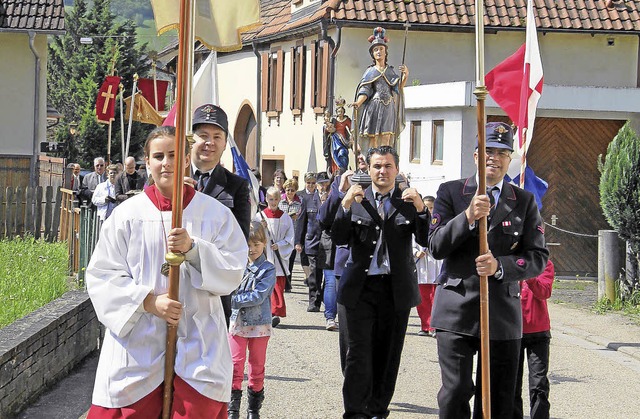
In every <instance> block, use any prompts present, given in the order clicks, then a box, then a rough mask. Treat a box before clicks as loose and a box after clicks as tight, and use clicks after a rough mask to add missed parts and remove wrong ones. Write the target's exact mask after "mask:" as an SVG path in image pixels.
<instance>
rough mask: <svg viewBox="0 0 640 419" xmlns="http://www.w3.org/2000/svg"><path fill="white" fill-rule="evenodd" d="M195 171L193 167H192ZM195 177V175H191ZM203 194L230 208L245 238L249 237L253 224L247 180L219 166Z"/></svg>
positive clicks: (212, 174) (214, 170) (212, 173)
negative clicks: (250, 227)
mask: <svg viewBox="0 0 640 419" xmlns="http://www.w3.org/2000/svg"><path fill="white" fill-rule="evenodd" d="M192 170H193V166H192ZM191 175H192V176H193V173H192V174H191ZM202 193H204V194H207V195H209V196H211V197H214V198H215V199H217V200H218V201H220V203H222V204H223V205H224V206H225V207H227V208H229V209H230V210H231V212H232V213H233V215H234V216H235V217H236V221H238V224H240V228H241V229H242V232H243V233H244V236H245V238H248V237H249V224H250V223H251V216H252V214H251V201H250V200H249V182H247V181H246V179H244V178H242V177H240V176H238V175H234V174H233V173H231V172H230V171H228V170H227V169H225V168H224V167H222V166H220V165H217V166H216V167H215V168H214V169H213V172H211V178H210V179H209V181H208V182H207V186H206V187H205V188H204V190H203V191H202Z"/></svg>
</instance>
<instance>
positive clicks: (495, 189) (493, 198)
mask: <svg viewBox="0 0 640 419" xmlns="http://www.w3.org/2000/svg"><path fill="white" fill-rule="evenodd" d="M499 191H500V188H498V187H497V186H494V187H492V188H491V187H490V188H487V196H488V197H489V202H490V203H491V209H489V219H491V217H493V214H494V213H495V212H496V204H497V202H496V196H495V195H494V192H499Z"/></svg>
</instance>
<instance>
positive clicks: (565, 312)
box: [19, 271, 640, 419]
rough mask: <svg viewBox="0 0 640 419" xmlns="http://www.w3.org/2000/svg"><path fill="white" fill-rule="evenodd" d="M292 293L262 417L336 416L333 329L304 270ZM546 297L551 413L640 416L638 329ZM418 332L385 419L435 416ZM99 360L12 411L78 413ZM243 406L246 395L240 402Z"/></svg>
mask: <svg viewBox="0 0 640 419" xmlns="http://www.w3.org/2000/svg"><path fill="white" fill-rule="evenodd" d="M293 291H294V292H292V293H289V294H286V298H287V310H288V313H289V317H287V318H284V319H283V321H282V323H281V325H280V326H279V327H278V328H277V329H276V330H275V333H274V335H273V337H272V339H271V341H270V343H269V349H268V355H267V367H266V368H267V369H266V374H267V377H266V383H265V393H266V399H265V402H264V406H263V409H262V417H263V418H265V419H270V418H274V419H285V418H286V419H288V418H311V419H313V418H317V419H325V418H340V417H341V414H342V398H341V386H342V375H341V372H340V361H339V357H338V333H337V332H328V331H326V330H325V329H324V316H323V314H322V313H307V312H306V307H307V301H306V288H304V286H303V284H302V273H301V271H296V272H295V276H294V290H293ZM585 292H588V291H585ZM585 295H587V294H585ZM551 301H552V302H551V304H550V312H551V320H552V324H553V326H552V327H553V330H552V334H553V339H552V345H551V371H550V374H549V378H550V380H551V404H552V408H551V409H552V411H551V416H552V417H553V418H585V417H591V418H636V417H639V416H640V399H639V398H638V397H637V395H638V394H640V327H639V326H637V325H636V324H634V323H632V322H629V321H628V319H626V318H625V317H623V316H618V315H614V314H607V315H597V314H594V313H593V312H590V311H588V310H585V309H583V308H579V306H578V305H575V304H567V303H565V302H564V301H563V300H562V298H556V299H555V300H554V297H552V299H551ZM418 331H419V319H418V317H417V314H416V313H415V310H414V311H413V312H412V315H411V319H410V321H409V329H408V332H407V339H406V342H405V349H404V352H403V358H402V364H401V367H400V373H399V377H398V383H397V386H396V392H395V396H394V399H393V401H392V404H391V416H390V417H391V418H399V419H411V418H435V417H437V415H438V405H437V401H436V395H437V392H438V389H439V386H440V372H439V368H438V363H437V356H436V342H435V339H433V338H429V337H421V336H418V335H417V332H418ZM96 362H97V357H96V356H93V357H90V358H89V359H88V360H87V361H86V362H85V363H84V364H83V365H82V366H81V367H79V368H78V369H77V370H76V371H74V373H73V374H72V375H71V376H70V377H69V378H67V379H65V380H63V381H61V382H60V383H58V385H57V386H56V387H55V388H54V389H52V390H51V391H50V392H48V393H46V394H45V395H43V396H42V397H41V398H40V399H39V400H38V401H37V402H36V403H34V405H33V406H32V407H30V408H29V409H27V410H25V411H24V412H23V413H22V414H21V416H19V417H20V418H38V419H39V418H51V419H58V418H60V419H61V418H73V419H75V418H78V417H82V416H83V414H84V412H86V410H87V409H88V407H89V403H90V393H91V386H92V384H91V383H92V381H93V374H94V371H95V366H96ZM525 373H526V371H525ZM245 397H246V396H245ZM525 400H526V397H525ZM245 408H246V400H245V401H243V406H242V409H243V410H244V409H245ZM527 409H528V406H525V411H526V410H527Z"/></svg>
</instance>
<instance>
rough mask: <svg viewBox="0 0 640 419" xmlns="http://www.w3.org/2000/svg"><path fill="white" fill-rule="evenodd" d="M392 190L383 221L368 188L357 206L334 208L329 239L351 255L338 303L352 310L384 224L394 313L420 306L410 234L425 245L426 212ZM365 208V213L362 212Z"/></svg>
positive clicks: (427, 225)
mask: <svg viewBox="0 0 640 419" xmlns="http://www.w3.org/2000/svg"><path fill="white" fill-rule="evenodd" d="M401 196H402V192H401V191H400V189H399V188H396V189H395V191H394V193H393V195H392V196H391V198H390V202H389V205H390V207H389V212H388V214H387V217H386V220H385V221H383V220H382V219H381V218H380V216H379V215H378V213H377V211H376V201H375V198H374V195H373V191H372V189H371V186H369V187H368V188H367V189H366V190H365V199H363V201H362V203H361V204H358V203H357V202H353V204H352V205H351V208H350V210H349V211H348V212H345V211H344V208H343V207H342V205H340V207H339V208H338V212H337V213H336V216H335V219H334V221H333V224H332V226H331V236H332V237H333V239H334V241H335V243H336V244H337V245H342V244H348V245H349V247H350V248H351V253H350V254H349V258H348V259H347V263H346V266H345V268H344V271H343V272H342V277H341V278H340V283H339V288H338V302H339V303H340V304H343V305H345V306H347V307H350V308H351V307H355V306H356V304H357V303H358V300H359V299H360V294H361V293H362V289H363V287H364V284H365V281H367V273H368V271H369V265H370V264H371V260H372V259H373V253H374V251H375V248H376V242H377V240H378V237H379V234H380V227H381V225H382V223H383V222H384V228H385V241H386V243H387V250H388V252H389V267H390V269H391V273H390V275H391V277H392V278H391V283H392V290H393V301H394V308H395V309H396V310H403V309H408V308H411V307H415V306H416V305H418V304H419V303H420V294H419V293H418V280H417V278H416V264H415V262H414V261H413V253H412V250H411V245H412V235H413V234H415V237H416V241H417V242H418V243H420V244H422V245H423V246H426V244H427V235H428V230H429V211H427V210H426V209H425V210H424V212H422V213H418V212H417V211H416V208H415V207H414V206H413V204H412V203H410V202H404V201H403V200H402V198H401ZM365 206H368V207H369V211H367V209H365Z"/></svg>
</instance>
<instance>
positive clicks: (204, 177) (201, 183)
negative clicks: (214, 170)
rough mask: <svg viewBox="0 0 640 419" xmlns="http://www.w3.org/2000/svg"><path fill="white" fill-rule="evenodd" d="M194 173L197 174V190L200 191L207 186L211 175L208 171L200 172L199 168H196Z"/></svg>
mask: <svg viewBox="0 0 640 419" xmlns="http://www.w3.org/2000/svg"><path fill="white" fill-rule="evenodd" d="M196 175H197V176H198V192H202V191H203V190H204V188H206V187H207V182H209V177H210V176H211V175H210V173H209V172H204V173H202V172H200V171H199V170H196Z"/></svg>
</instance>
